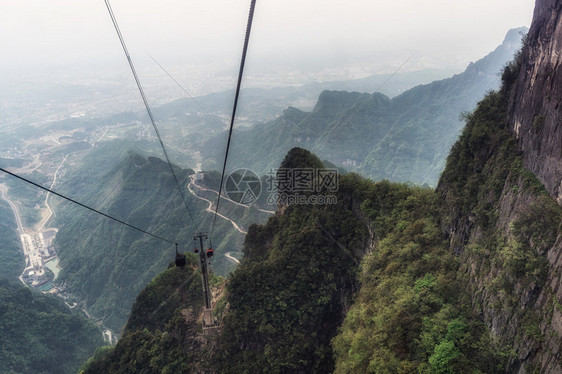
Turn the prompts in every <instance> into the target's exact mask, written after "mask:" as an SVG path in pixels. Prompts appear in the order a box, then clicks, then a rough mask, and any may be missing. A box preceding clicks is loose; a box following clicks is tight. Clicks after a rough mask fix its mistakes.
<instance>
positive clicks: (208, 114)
mask: <svg viewBox="0 0 562 374" xmlns="http://www.w3.org/2000/svg"><path fill="white" fill-rule="evenodd" d="M145 53H146V54H147V55H148V57H150V58H151V59H152V61H154V63H156V65H158V66H159V67H160V69H162V71H164V73H166V74H167V75H168V77H170V79H172V80H173V81H174V82H175V83H176V84H177V86H178V87H179V88H180V89H181V90H182V91H183V92H184V93H185V94H186V95H187V96H189V97H190V98H191V100H193V101H194V102H195V104H197V106H199V108H201V110H202V111H203V112H205V113H206V114H207V116H209V118H211V120H213V122H214V123H215V124H216V125H217V126H218V127H219V128H220V129H221V130H222V131H224V130H226V128H225V124H224V123H223V122H222V121H221V120H219V119H217V117H216V116H214V115H212V114H211V113H209V111H208V110H207V109H205V107H204V106H203V105H202V104H201V103H200V102H199V101H198V100H197V99H196V98H195V97H193V95H191V94H190V93H189V91H187V90H186V89H185V88H184V87H183V86H182V84H181V83H180V82H179V81H178V80H177V79H176V78H175V77H174V76H173V75H172V74H171V73H170V72H169V71H168V70H166V68H164V66H162V64H160V63H159V62H158V61H157V60H156V59H155V58H154V57H153V56H152V55H151V54H150V53H148V52H147V51H145ZM233 140H234V141H235V142H237V143H238V144H239V145H242V144H241V143H240V142H239V141H238V140H237V139H236V138H233ZM241 151H242V152H243V153H244V154H246V156H248V158H249V159H250V160H253V159H254V157H255V155H251V154H249V153H248V152H247V151H246V149H244V148H243V147H242V148H241Z"/></svg>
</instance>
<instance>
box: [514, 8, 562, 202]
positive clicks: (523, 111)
mask: <svg viewBox="0 0 562 374" xmlns="http://www.w3.org/2000/svg"><path fill="white" fill-rule="evenodd" d="M561 13H562V1H560V0H538V1H537V3H536V6H535V13H534V17H533V23H532V25H531V28H530V30H529V33H528V35H527V43H526V44H525V46H524V48H523V50H522V52H521V59H522V68H521V70H520V72H519V76H518V77H517V81H516V83H515V86H514V89H513V91H512V94H511V98H510V108H509V123H510V126H511V128H512V131H513V133H514V134H515V136H516V137H517V142H518V147H519V149H520V150H521V151H523V161H524V166H525V167H526V168H528V169H529V170H531V171H532V172H533V173H534V174H535V175H536V176H537V178H538V179H539V180H540V181H541V182H542V183H543V184H544V185H545V187H546V189H547V191H548V192H549V193H550V194H551V196H553V197H554V198H555V199H557V201H558V203H559V204H562V124H561V123H562V108H561V107H560V104H561V103H562V53H561V51H562V17H561Z"/></svg>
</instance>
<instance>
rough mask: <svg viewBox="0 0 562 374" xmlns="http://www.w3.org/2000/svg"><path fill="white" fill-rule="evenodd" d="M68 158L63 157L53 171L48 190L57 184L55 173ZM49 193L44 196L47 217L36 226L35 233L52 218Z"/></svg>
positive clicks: (41, 229)
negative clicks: (51, 181) (47, 212)
mask: <svg viewBox="0 0 562 374" xmlns="http://www.w3.org/2000/svg"><path fill="white" fill-rule="evenodd" d="M67 157H68V155H66V156H64V159H63V160H62V162H61V163H60V164H59V166H58V167H57V170H55V175H54V177H53V183H51V187H49V189H50V190H52V189H53V187H54V185H55V183H56V182H57V173H58V172H59V170H60V168H61V167H62V165H63V164H64V162H65V161H66V158H67ZM50 194H51V193H50V192H47V196H45V206H46V207H47V210H48V211H49V214H48V215H47V217H45V218H44V219H43V220H42V221H41V222H40V223H39V226H38V229H37V231H43V228H44V227H45V224H46V223H47V221H49V219H51V217H52V216H53V210H52V209H51V207H50V206H49V195H50Z"/></svg>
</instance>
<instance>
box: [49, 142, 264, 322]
mask: <svg viewBox="0 0 562 374" xmlns="http://www.w3.org/2000/svg"><path fill="white" fill-rule="evenodd" d="M176 174H177V175H178V178H179V182H180V186H182V188H183V189H184V195H185V197H186V202H187V205H188V206H189V208H190V211H191V214H192V215H193V218H194V220H195V222H197V225H198V227H200V229H201V230H208V229H209V228H210V227H211V220H212V218H213V216H212V214H210V213H208V212H206V211H205V209H206V208H207V203H206V202H204V201H202V200H199V199H197V198H196V197H194V196H193V195H192V194H190V193H189V192H188V190H187V184H188V183H189V181H190V178H189V176H190V175H192V174H193V171H191V170H182V169H180V168H179V167H178V168H177V169H176ZM64 181H65V182H64V184H62V185H61V186H60V187H59V190H60V191H62V192H63V193H65V194H66V195H67V196H73V197H76V198H77V199H78V200H79V201H81V202H83V203H85V204H88V205H89V206H92V207H95V208H96V209H98V210H100V211H102V212H105V213H107V214H110V215H112V216H113V217H116V218H118V219H121V220H123V221H125V222H128V223H129V224H132V225H134V226H136V227H139V228H142V229H143V230H147V231H149V232H151V233H153V234H156V235H158V236H161V237H163V238H166V239H167V240H170V241H172V243H174V242H177V243H180V250H182V251H186V250H193V244H192V235H193V233H194V232H197V231H198V230H197V229H196V227H195V225H194V221H192V220H191V218H190V216H189V214H188V212H187V210H186V208H185V205H184V204H183V203H182V201H181V197H180V195H179V193H178V191H177V187H176V184H175V182H174V179H173V177H172V174H171V173H170V170H169V167H168V165H167V164H166V163H165V162H164V161H162V160H161V159H158V158H155V157H146V156H141V155H140V154H139V153H136V152H133V151H127V147H124V146H123V144H121V143H120V142H106V143H101V145H100V146H99V148H98V149H95V150H93V151H92V152H90V154H88V155H87V156H85V158H84V159H83V160H82V162H81V163H80V164H79V165H77V166H76V167H75V168H74V169H73V170H72V171H71V172H69V173H68V174H67V175H66V176H65V178H64ZM213 198H214V199H216V195H215V196H214V197H213ZM221 207H222V208H221V212H222V213H223V214H226V215H227V216H229V217H233V219H235V220H237V221H241V222H245V220H251V221H256V220H259V219H260V217H261V216H262V215H263V213H259V212H254V213H255V214H254V213H252V212H253V211H248V210H247V209H245V208H243V207H235V206H232V205H231V204H229V203H227V202H223V204H222V205H221ZM56 212H57V216H56V226H57V227H60V230H59V232H58V234H57V237H56V240H55V245H56V247H57V252H58V256H59V258H60V266H61V267H62V271H61V273H60V277H59V278H58V279H57V281H58V282H66V285H67V286H69V287H70V290H69V292H70V293H71V294H73V295H74V296H76V297H77V298H78V300H79V301H80V302H81V306H83V307H85V308H86V309H87V310H88V312H89V313H90V314H91V315H92V316H93V317H94V318H99V319H101V320H103V322H104V324H106V326H108V327H110V328H111V329H113V330H114V331H115V332H116V333H119V331H120V330H121V328H122V327H123V325H124V324H125V322H126V319H127V316H128V315H129V312H130V308H131V306H132V305H133V302H134V300H135V297H136V295H137V294H138V293H139V292H140V291H141V290H142V289H143V288H144V286H145V285H146V284H147V283H148V282H149V281H150V280H151V279H152V278H153V277H154V276H156V275H157V274H158V273H160V272H161V271H162V270H164V269H165V268H166V266H167V264H168V263H169V262H170V260H171V259H173V256H174V253H175V252H174V245H173V244H170V243H166V242H163V241H161V240H159V239H156V238H153V237H150V236H148V235H145V234H143V233H141V232H138V231H136V230H133V229H131V228H128V227H126V226H123V225H119V224H118V223H115V222H113V221H110V220H108V219H107V218H105V217H102V216H98V215H95V214H93V213H92V212H89V211H87V210H84V209H83V208H81V207H78V206H75V205H73V204H70V203H67V202H60V201H59V202H58V205H57V207H56ZM258 213H259V214H258ZM242 242H243V235H242V234H241V233H240V232H238V231H235V230H232V224H231V223H230V222H228V221H226V220H223V219H222V218H218V219H217V224H216V228H215V232H214V236H213V243H215V245H217V247H216V248H215V250H216V253H217V256H216V257H215V259H214V260H213V264H212V267H213V269H214V270H215V271H217V272H218V273H222V274H226V273H227V272H228V271H229V268H230V267H232V266H233V265H232V263H231V262H230V261H227V260H226V259H225V258H224V256H223V254H224V252H226V251H233V250H234V251H239V250H240V247H241V245H242Z"/></svg>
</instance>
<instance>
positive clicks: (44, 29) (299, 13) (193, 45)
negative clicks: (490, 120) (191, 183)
mask: <svg viewBox="0 0 562 374" xmlns="http://www.w3.org/2000/svg"><path fill="white" fill-rule="evenodd" d="M0 4H1V5H0V10H1V11H0V50H1V51H2V59H1V61H0V77H2V75H4V76H5V75H9V74H12V73H13V72H14V71H15V70H18V69H19V70H22V69H23V71H28V72H34V71H38V69H39V66H51V67H58V68H63V69H64V68H66V67H69V68H78V67H80V66H85V65H86V64H87V63H88V62H90V61H96V62H103V63H107V64H114V63H116V62H118V63H123V62H124V57H123V53H122V51H121V49H120V45H119V41H118V39H117V37H116V35H115V31H114V30H113V26H112V24H111V21H110V18H109V16H108V13H107V10H106V8H105V4H104V1H103V0H48V1H46V0H2V1H1V2H0ZM112 6H113V9H114V11H115V14H116V17H117V19H118V22H119V23H120V26H121V30H122V32H123V34H124V37H125V39H126V41H127V43H128V44H129V49H130V51H131V53H132V55H133V59H136V58H138V59H140V58H141V57H140V56H141V55H142V56H146V54H145V51H147V52H149V53H151V54H152V55H154V56H155V57H156V58H157V59H159V60H160V61H161V62H163V63H167V62H170V63H171V61H173V62H174V63H180V64H183V63H192V64H200V63H214V64H218V65H220V64H221V63H224V64H225V65H229V64H230V65H232V66H235V65H236V64H237V63H238V60H239V55H240V50H241V46H242V39H243V33H244V29H245V26H246V17H247V14H248V8H249V0H244V1H242V0H205V1H193V0H159V1H145V0H113V1H112ZM533 7H534V1H531V0H396V1H379V0H338V1H335V0H298V1H297V0H277V1H273V0H257V5H256V14H255V20H254V28H253V30H252V32H253V33H252V39H251V43H250V50H249V57H248V58H249V60H248V68H249V69H251V68H253V69H259V68H261V70H267V69H264V68H266V67H272V71H276V69H280V68H281V69H282V68H283V67H285V68H286V69H287V70H291V68H293V67H299V66H301V67H303V68H304V69H320V70H321V69H323V68H331V67H334V66H340V65H345V64H350V65H351V64H357V63H361V62H372V63H373V64H379V65H380V68H381V69H386V70H392V69H393V67H394V66H396V65H397V64H398V65H399V62H400V61H404V60H405V59H406V58H408V57H409V56H411V55H412V54H413V55H414V58H413V59H412V60H411V62H410V63H409V65H410V66H409V69H408V70H412V69H415V68H417V67H425V66H441V67H455V68H459V69H460V68H461V67H464V66H466V65H467V64H468V62H470V61H474V60H476V59H478V58H481V57H483V56H484V55H485V54H487V53H488V52H490V51H491V50H493V49H494V48H495V47H496V46H497V45H499V44H500V43H501V41H502V40H503V37H504V36H505V33H506V32H507V30H508V29H511V28H515V27H519V26H524V25H526V26H529V24H530V21H531V18H532V12H533ZM230 65H229V66H230Z"/></svg>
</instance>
